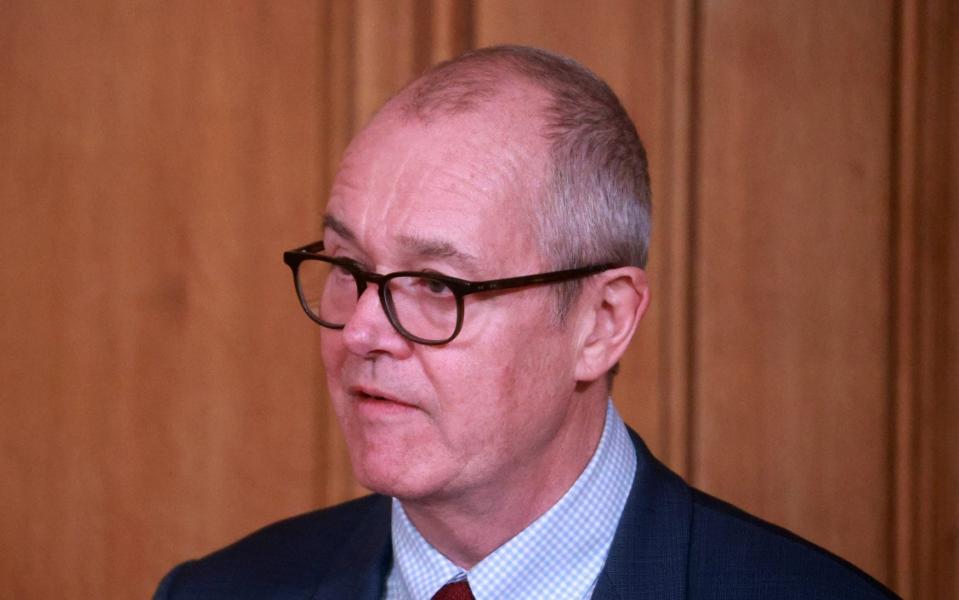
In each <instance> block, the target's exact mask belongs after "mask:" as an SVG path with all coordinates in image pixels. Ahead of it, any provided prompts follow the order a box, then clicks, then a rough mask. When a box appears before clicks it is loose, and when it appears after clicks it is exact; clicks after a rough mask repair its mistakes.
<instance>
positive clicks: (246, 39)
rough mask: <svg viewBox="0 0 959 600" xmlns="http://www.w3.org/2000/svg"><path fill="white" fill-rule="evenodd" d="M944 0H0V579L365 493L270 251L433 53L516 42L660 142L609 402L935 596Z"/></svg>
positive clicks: (942, 466) (957, 284) (942, 489)
mask: <svg viewBox="0 0 959 600" xmlns="http://www.w3.org/2000/svg"><path fill="white" fill-rule="evenodd" d="M957 25H959V6H957V4H956V2H955V1H954V0H896V1H894V0H851V1H848V2H833V1H832V0H793V1H770V2H757V1H754V0H723V1H719V0H643V1H638V0H620V1H614V0H603V1H597V2H571V1H558V0H524V1H512V0H472V1H470V0H448V1H447V0H398V1H395V2H393V1H391V2H381V1H379V0H357V1H355V2H351V1H345V0H327V1H305V0H284V1H282V2H274V1H271V0H243V1H241V0H235V1H225V0H222V1H220V0H210V1H204V2H194V1H184V0H177V1H167V2H159V1H156V0H142V1H141V0H136V1H135V0H85V1H82V2H80V1H68V0H44V1H37V0H4V1H3V2H2V3H0V203H2V204H0V211H2V212H0V252H2V255H0V256H2V261H0V302H2V303H0V308H2V311H0V324H2V326H0V481H2V486H0V597H3V598H17V599H33V598H44V599H46V598H66V599H71V598H144V597H148V596H149V594H150V593H151V592H152V590H153V588H154V586H155V585H156V583H157V581H158V580H159V579H160V577H161V576H162V575H163V574H164V573H165V572H166V571H167V570H168V569H169V568H170V567H172V566H173V564H174V563H176V562H178V561H181V560H183V559H186V558H189V557H197V556H200V555H203V554H205V553H207V552H210V551H212V550H214V549H216V548H218V547H221V546H222V545H224V544H226V543H228V542H230V541H232V540H234V539H236V538H237V537H239V536H241V535H243V534H244V533H246V532H249V531H251V530H252V529H255V528H257V527H259V526H261V525H263V524H265V523H267V522H270V521H272V520H275V519H278V518H281V517H284V516H288V515H292V514H295V513H298V512H302V511H306V510H310V509H312V508H315V507H318V506H323V505H328V504H332V503H334V502H338V501H341V500H343V499H345V498H348V497H351V496H354V495H357V494H360V493H363V492H362V490H361V489H359V488H358V487H357V486H356V484H355V483H354V482H353V480H352V477H351V475H350V471H349V465H348V461H347V458H346V455H345V452H344V449H343V446H342V441H341V439H340V437H339V434H338V432H337V431H336V426H335V423H334V422H333V419H332V414H331V411H330V409H329V408H328V406H327V404H326V400H325V397H324V391H323V385H322V381H323V375H322V372H321V367H320V364H319V356H318V352H317V342H318V339H319V329H318V328H317V327H316V326H314V325H312V324H311V323H310V322H309V321H308V320H307V318H306V317H305V315H303V314H302V312H301V310H300V308H299V306H298V305H297V302H296V299H295V296H294V292H293V287H292V280H291V277H290V275H289V272H288V270H287V269H286V267H285V266H284V265H283V264H282V262H281V252H282V251H283V250H285V249H288V248H292V247H294V246H298V245H301V244H304V243H306V242H309V241H312V240H314V239H316V238H317V237H318V236H319V231H320V217H321V215H322V212H323V205H324V202H325V196H326V192H327V189H328V186H329V183H330V179H331V174H332V172H333V170H334V169H335V165H336V163H337V161H338V157H339V155H340V153H341V152H342V150H343V148H344V147H345V145H346V143H347V142H348V140H349V138H350V137H351V135H353V134H354V133H355V132H356V131H357V130H358V129H359V128H360V127H361V126H362V125H363V123H364V122H365V121H366V120H367V119H368V118H369V116H370V115H371V113H372V111H373V110H374V109H375V108H376V107H377V106H378V105H379V104H380V103H381V102H382V101H383V100H385V99H386V98H387V97H388V96H389V95H390V94H391V93H392V92H393V91H395V90H396V89H397V88H398V87H399V86H401V85H402V84H403V83H405V82H406V81H407V80H409V79H410V78H411V77H413V76H414V75H415V74H417V73H419V72H421V71H422V70H423V69H424V68H426V67H427V66H428V65H430V64H431V63H433V62H435V61H438V60H441V59H444V58H448V57H450V56H453V55H455V54H457V53H459V52H461V51H463V50H466V49H468V48H471V47H477V46H483V45H489V44H495V43H507V42H509V43H522V44H532V45H537V46H541V47H544V48H548V49H552V50H555V51H559V52H562V53H565V54H568V55H570V56H572V57H574V58H576V59H578V60H579V61H581V62H583V63H585V64H586V65H588V66H589V67H591V68H592V69H593V70H595V71H596V72H597V73H598V74H599V75H601V76H602V77H604V78H605V79H607V80H608V81H609V83H610V84H611V85H612V87H613V88H614V89H615V90H616V92H617V93H618V94H619V95H620V97H621V98H622V100H623V102H624V104H625V105H626V107H627V109H628V110H629V112H630V113H631V115H632V116H633V118H634V119H635V121H636V123H637V126H638V128H639V130H640V132H641V135H642V136H643V138H644V140H645V142H646V144H647V149H648V151H649V154H650V158H651V169H652V178H653V186H654V204H655V225H654V242H653V246H652V252H651V256H652V259H651V260H652V262H651V266H650V277H651V280H652V288H653V305H652V309H651V314H650V315H649V316H648V318H647V320H646V321H645V322H644V323H643V325H642V326H641V328H640V331H639V334H638V337H637V339H636V341H635V342H634V344H633V347H632V348H631V350H630V353H629V355H628V356H627V359H626V360H625V361H624V369H623V373H622V374H621V375H620V376H619V378H618V379H617V381H616V386H615V389H614V396H615V399H616V402H617V404H618V405H619V407H620V409H621V411H622V412H623V413H624V415H625V416H626V418H627V420H628V421H629V422H630V424H632V425H633V426H634V427H635V428H636V429H638V430H639V431H640V432H641V433H642V434H643V435H644V437H645V438H646V440H647V442H648V443H649V444H650V446H651V447H652V449H653V450H654V452H656V453H657V454H658V455H659V456H660V457H661V458H662V459H664V460H665V461H666V462H667V463H668V464H670V465H671V466H672V467H673V468H674V469H676V470H678V471H679V472H680V473H682V474H683V475H684V476H685V477H687V478H688V479H689V480H690V481H691V482H692V483H693V484H695V485H697V486H699V487H701V488H703V489H705V490H706V491H708V492H710V493H713V494H716V495H718V496H720V497H722V498H724V499H727V500H730V501H732V502H734V503H737V504H739V505H741V506H743V507H744V508H746V509H748V510H750V511H752V512H754V513H756V514H758V515H760V516H762V517H763V518H765V519H768V520H770V521H772V522H774V523H777V524H780V525H783V526H785V527H788V528H790V529H793V530H795V531H796V532H798V533H799V534H801V535H803V536H806V537H808V538H810V539H812V540H813V541H815V542H817V543H819V544H821V545H823V546H825V547H826V548H828V549H830V550H832V551H834V552H837V553H839V554H841V555H842V556H844V557H846V558H848V559H849V560H851V561H852V562H854V563H855V564H857V565H859V566H860V567H862V568H863V569H865V570H866V571H868V572H869V573H871V574H872V575H874V576H875V577H876V578H878V579H879V580H881V581H883V582H885V583H886V584H888V585H890V586H892V587H893V588H894V589H895V590H897V591H898V592H899V593H900V594H903V595H904V596H906V597H910V598H959V577H957V573H959V549H957V544H959V541H957V517H959V444H957V442H956V436H955V432H956V431H959V405H957V404H959V208H957V200H959V147H957V144H959V36H957V34H959V31H957Z"/></svg>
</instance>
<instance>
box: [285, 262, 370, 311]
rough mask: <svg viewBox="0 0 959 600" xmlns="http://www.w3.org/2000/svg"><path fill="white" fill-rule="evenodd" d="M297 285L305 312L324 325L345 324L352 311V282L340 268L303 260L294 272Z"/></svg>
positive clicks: (348, 273)
mask: <svg viewBox="0 0 959 600" xmlns="http://www.w3.org/2000/svg"><path fill="white" fill-rule="evenodd" d="M297 284H298V285H299V287H300V296H301V297H302V299H303V302H304V304H305V308H306V310H307V311H308V312H309V313H310V314H311V315H312V316H313V317H314V318H316V319H318V320H320V321H322V322H323V323H325V324H327V325H332V326H334V327H339V326H342V325H344V324H346V322H347V321H348V320H349V319H350V316H351V315H352V314H353V310H354V309H355V308H356V298H357V289H356V280H355V279H353V275H352V274H351V273H350V272H349V271H347V270H346V269H344V268H343V267H341V266H338V265H334V264H332V263H328V262H325V261H322V260H305V261H303V262H301V263H300V266H299V269H298V271H297Z"/></svg>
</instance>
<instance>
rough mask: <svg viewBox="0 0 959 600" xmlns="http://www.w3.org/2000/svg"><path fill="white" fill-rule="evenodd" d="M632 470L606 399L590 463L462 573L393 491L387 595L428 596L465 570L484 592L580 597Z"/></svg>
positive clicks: (596, 567) (630, 454) (599, 564)
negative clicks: (600, 431)
mask: <svg viewBox="0 0 959 600" xmlns="http://www.w3.org/2000/svg"><path fill="white" fill-rule="evenodd" d="M635 473H636V454H635V450H634V448H633V445H632V443H631V442H630V439H629V433H628V432H627V430H626V425H625V424H624V423H623V420H622V418H621V417H620V416H619V413H618V412H617V411H616V409H615V407H614V406H613V403H612V401H611V400H610V401H608V402H607V407H606V422H605V424H604V426H603V434H602V436H601V437H600V440H599V444H598V445H597V447H596V451H595V452H594V453H593V457H592V458H591V459H590V461H589V464H587V465H586V468H585V469H584V470H583V472H582V474H580V476H579V478H577V480H576V481H575V482H574V483H573V485H572V487H570V489H569V490H568V491H567V492H566V493H565V494H564V495H563V497H562V498H560V499H559V501H558V502H557V503H556V504H554V505H553V507H552V508H550V509H549V510H548V511H546V513H544V514H543V515H542V516H541V517H539V518H538V519H537V520H536V521H534V522H533V523H531V524H530V525H529V526H527V527H526V529H524V530H523V531H521V532H520V533H518V534H517V535H516V536H514V537H513V538H512V539H510V540H509V541H507V542H506V543H505V544H503V545H502V546H500V547H499V548H497V549H496V550H495V551H494V552H493V553H492V554H490V555H489V556H487V557H486V558H484V559H483V560H482V561H480V562H479V563H478V564H476V565H475V566H474V567H473V568H472V569H470V570H469V572H465V571H464V570H463V569H461V568H459V567H458V566H456V565H455V564H454V563H452V562H451V561H450V560H449V559H447V558H446V557H445V556H443V555H442V554H441V553H440V552H439V551H437V550H436V549H435V548H433V546H431V545H430V544H429V542H427V541H426V540H425V539H424V538H423V536H422V535H420V533H419V531H417V529H416V527H415V526H414V525H413V524H412V522H410V520H409V518H408V517H407V516H406V512H405V511H404V510H403V506H402V504H400V502H399V501H398V500H396V499H395V498H394V499H393V507H392V525H391V528H392V536H393V557H394V558H393V560H394V562H393V568H392V570H391V573H390V576H389V581H388V588H391V590H393V591H396V592H399V593H398V594H394V593H393V591H390V593H389V594H388V596H389V597H391V598H392V597H399V598H411V599H417V600H418V599H420V598H431V597H432V596H433V594H435V593H436V592H437V591H438V590H439V589H440V588H441V587H442V586H443V585H445V584H446V583H448V582H450V581H455V580H458V579H462V578H463V577H468V578H469V582H470V588H471V589H472V590H473V595H474V596H475V597H476V598H477V599H478V600H483V599H484V598H510V597H512V598H550V597H564V598H580V597H584V596H585V595H586V594H587V593H588V592H589V591H590V590H592V589H593V586H594V584H595V581H596V578H597V577H598V575H599V573H600V572H601V571H602V568H603V564H604V563H605V561H606V556H607V554H608V552H609V547H610V545H611V544H612V541H613V536H614V534H615V533H616V525H617V523H618V522H619V516H620V514H621V513H622V510H623V507H624V506H625V504H626V499H627V497H628V496H629V490H630V488H631V487H632V483H633V477H634V476H635Z"/></svg>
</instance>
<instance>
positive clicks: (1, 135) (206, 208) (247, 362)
mask: <svg viewBox="0 0 959 600" xmlns="http://www.w3.org/2000/svg"><path fill="white" fill-rule="evenodd" d="M316 10H317V9H316V8H315V6H314V5H313V3H311V2H300V3H293V2H282V3H272V2H265V1H264V2H258V3H253V2H219V3H214V2H200V3H195V2H162V3H160V2H153V3H149V2H139V3H130V2H114V1H109V0H102V1H91V2H5V3H3V5H2V8H0V69H2V70H0V90H3V91H2V92H0V199H2V215H3V218H2V219H0V249H2V250H0V254H2V257H3V261H2V266H0V278H2V283H0V289H2V292H0V294H2V306H3V313H2V314H3V316H2V334H0V382H2V385H0V406H2V408H0V411H2V418H0V447H2V452H0V481H3V485H2V491H0V597H2V598H17V599H32V598H36V599H40V598H77V599H79V598H144V597H148V595H149V593H150V591H151V590H152V589H153V587H154V586H155V585H156V583H157V581H158V579H159V577H160V576H161V574H162V573H163V572H164V571H166V570H167V569H169V568H170V566H171V565H172V564H173V561H175V560H182V559H183V558H186V557H188V556H194V555H197V554H199V553H201V552H207V551H209V550H212V549H213V548H215V547H217V546H221V545H223V543H224V542H226V541H228V540H229V539H231V538H236V537H238V536H239V535H241V534H243V533H245V532H247V531H249V530H250V529H252V528H253V527H255V526H257V525H258V524H262V523H264V522H266V521H269V520H275V519H277V518H279V517H282V516H284V515H289V514H291V513H294V512H298V511H304V510H307V509H309V508H310V507H312V506H314V505H315V502H316V491H315V488H314V486H315V481H317V480H318V478H317V476H316V473H315V469H316V467H317V463H316V460H315V456H316V446H317V443H318V441H319V436H318V430H317V428H316V426H315V418H316V412H315V410H316V409H315V406H316V404H315V392H314V389H315V384H314V382H315V375H314V366H315V364H316V362H317V353H316V352H315V351H314V350H315V349H314V340H315V336H314V335H313V332H312V331H311V330H310V329H309V328H308V327H303V325H304V323H303V321H302V315H301V314H297V311H298V309H297V306H296V304H295V301H294V300H293V297H292V296H291V289H292V284H291V278H290V276H289V272H288V270H287V269H286V267H285V266H284V265H283V264H282V261H281V251H282V250H283V249H284V247H293V246H294V245H297V244H300V243H304V242H305V241H308V240H309V239H310V236H312V235H314V234H315V232H316V227H317V225H316V224H317V222H318V207H317V197H318V191H317V185H318V181H317V173H318V158H317V157H318V150H317V149H318V146H319V144H318V137H317V136H318V123H317V115H316V106H317V103H316V94H317V78H318V72H319V71H318V68H317V65H316V62H315V61H316V56H317V52H316V46H317V30H316V23H317V15H316ZM290 482H294V483H293V484H292V485H291V483H290Z"/></svg>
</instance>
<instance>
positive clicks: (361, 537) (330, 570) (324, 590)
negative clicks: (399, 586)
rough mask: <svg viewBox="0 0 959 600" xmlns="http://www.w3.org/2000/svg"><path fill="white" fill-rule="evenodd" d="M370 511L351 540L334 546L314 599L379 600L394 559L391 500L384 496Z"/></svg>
mask: <svg viewBox="0 0 959 600" xmlns="http://www.w3.org/2000/svg"><path fill="white" fill-rule="evenodd" d="M381 498H382V501H380V502H377V503H376V504H375V505H374V506H372V507H371V509H370V510H369V511H368V514H367V515H366V516H365V518H363V520H362V522H361V524H360V526H359V527H357V528H356V530H355V531H354V532H353V535H352V536H351V538H350V541H349V543H347V544H345V545H344V546H343V547H342V548H335V549H331V552H330V555H331V560H330V561H329V563H328V567H327V570H326V576H324V577H322V578H321V583H320V586H319V587H318V588H317V590H316V591H315V592H314V593H313V596H312V598H313V600H326V599H329V598H355V599H357V600H379V599H380V598H382V597H383V589H384V586H385V584H386V576H387V575H388V574H389V569H390V564H391V562H392V560H393V548H392V544H391V540H390V499H389V498H385V497H381Z"/></svg>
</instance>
